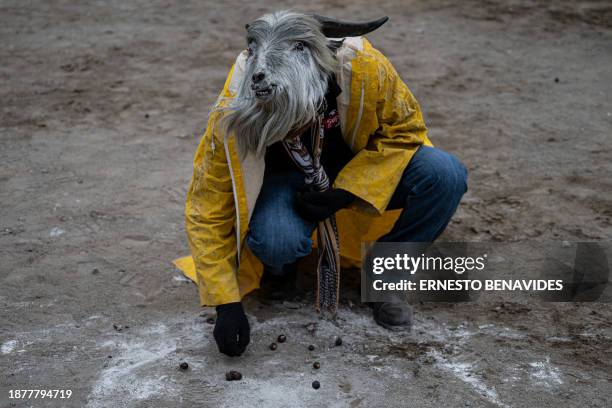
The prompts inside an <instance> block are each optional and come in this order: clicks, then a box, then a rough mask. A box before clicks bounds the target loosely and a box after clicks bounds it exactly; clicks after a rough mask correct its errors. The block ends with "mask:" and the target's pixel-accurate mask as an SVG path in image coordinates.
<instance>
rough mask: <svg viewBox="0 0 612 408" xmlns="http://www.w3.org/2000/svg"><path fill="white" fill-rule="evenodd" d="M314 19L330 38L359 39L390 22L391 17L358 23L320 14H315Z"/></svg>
mask: <svg viewBox="0 0 612 408" xmlns="http://www.w3.org/2000/svg"><path fill="white" fill-rule="evenodd" d="M313 17H314V18H315V19H316V20H317V21H318V22H319V23H321V31H322V32H323V34H324V35H325V36H326V37H329V38H342V37H358V36H360V35H364V34H367V33H371V32H372V31H374V30H376V29H377V28H378V27H380V26H381V25H383V24H385V23H386V22H387V20H389V17H387V16H385V17H381V18H379V19H376V20H372V21H366V22H363V23H356V22H351V21H343V20H337V19H335V18H330V17H325V16H320V15H318V14H313Z"/></svg>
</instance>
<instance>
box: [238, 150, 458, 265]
mask: <svg viewBox="0 0 612 408" xmlns="http://www.w3.org/2000/svg"><path fill="white" fill-rule="evenodd" d="M303 184H304V176H303V174H302V173H301V172H300V171H299V170H298V169H297V168H296V169H295V171H290V172H287V173H281V174H266V176H265V177H264V181H263V186H262V188H261V192H260V193H259V198H258V199H257V202H256V203H255V209H254V210H253V215H252V217H251V222H250V224H249V232H248V235H247V237H246V242H247V245H248V246H249V248H250V249H251V251H252V252H253V254H255V256H257V257H258V258H259V260H261V261H262V262H263V263H264V265H266V266H267V267H268V268H271V269H272V270H281V269H282V267H283V265H287V264H291V263H293V262H295V261H297V260H298V259H300V258H302V257H304V256H306V255H308V254H309V253H310V251H311V249H312V240H311V239H310V237H311V235H312V232H313V231H314V229H315V227H316V223H312V222H309V221H306V220H304V219H303V218H302V217H300V216H299V215H298V214H297V212H296V210H295V208H294V197H295V193H296V191H297V190H298V189H299V188H300V187H301V186H302V185H303ZM466 191H467V170H466V169H465V167H464V166H463V164H461V162H459V160H457V159H456V158H455V157H454V156H452V155H450V154H448V153H446V152H444V151H442V150H440V149H436V148H433V147H428V146H421V147H420V148H419V149H418V150H417V152H416V153H415V155H414V156H413V158H412V160H411V161H410V164H409V165H408V166H407V167H406V169H405V170H404V173H403V174H402V178H401V180H400V182H399V185H398V186H397V189H396V190H395V192H394V194H393V196H392V197H391V201H390V202H389V205H388V206H387V209H403V211H402V213H401V215H400V217H399V218H398V220H397V221H396V223H395V225H394V226H393V228H392V229H391V231H390V232H389V233H388V234H386V235H384V236H383V237H381V238H380V239H379V241H386V242H433V241H434V240H435V239H436V238H437V237H438V236H439V235H440V234H441V233H442V231H444V229H445V228H446V226H447V225H448V222H449V221H450V219H451V217H452V216H453V214H454V213H455V210H456V209H457V206H458V205H459V201H460V200H461V197H462V196H463V194H464V193H465V192H466Z"/></svg>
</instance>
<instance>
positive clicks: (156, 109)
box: [0, 0, 612, 408]
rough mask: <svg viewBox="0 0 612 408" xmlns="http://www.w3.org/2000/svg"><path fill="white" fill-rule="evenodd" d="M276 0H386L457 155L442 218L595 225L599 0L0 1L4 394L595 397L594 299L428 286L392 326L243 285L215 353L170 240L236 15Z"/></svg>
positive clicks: (511, 401) (354, 14) (334, 6)
mask: <svg viewBox="0 0 612 408" xmlns="http://www.w3.org/2000/svg"><path fill="white" fill-rule="evenodd" d="M288 7H295V8H298V9H305V10H312V11H317V12H319V13H321V14H328V15H333V16H343V17H350V18H354V19H356V20H359V19H365V18H369V17H375V16H379V15H381V14H386V15H389V16H390V21H389V23H387V24H386V25H385V26H384V27H383V28H381V29H380V30H379V31H377V32H376V33H373V34H372V35H370V36H369V38H370V40H371V42H372V43H373V44H374V45H375V46H376V47H377V48H379V49H380V50H382V51H383V52H384V53H385V54H386V55H387V56H388V57H389V58H390V59H391V61H392V62H393V63H394V65H395V66H396V68H397V70H398V71H399V73H400V74H401V76H402V78H403V79H404V80H405V81H406V82H407V83H408V85H409V86H410V88H411V90H412V91H413V93H414V94H415V95H416V97H417V98H418V99H419V101H420V103H421V105H422V107H423V110H424V112H425V115H426V120H427V124H428V126H429V128H430V137H431V139H432V140H433V142H434V143H435V144H436V145H437V146H439V147H441V148H443V149H445V150H448V151H450V152H453V153H454V154H456V155H457V156H458V157H460V158H461V159H462V160H463V162H464V163H465V164H466V166H467V167H468V169H469V171H470V182H469V192H468V193H467V194H466V196H465V198H464V200H463V202H462V204H461V207H460V209H459V211H458V212H457V214H456V216H455V218H454V220H453V222H452V223H451V225H450V226H449V228H448V230H447V231H446V232H445V233H444V235H443V237H442V239H444V240H466V241H506V240H526V239H531V240H542V241H544V240H555V241H557V240H559V241H560V240H568V241H581V240H583V241H599V240H605V241H609V240H610V239H611V238H612V222H611V218H612V154H611V150H612V149H611V144H610V142H611V137H612V100H611V95H612V69H611V67H612V4H611V3H610V2H606V1H593V2H575V1H559V2H544V1H542V2H539V1H511V2H496V1H487V0H485V1H465V2H454V1H436V2H429V1H402V0H396V1H382V2H376V3H372V2H366V1H364V0H328V1H318V0H317V1H313V2H304V3H302V4H294V3H289V2H273V1H251V2H239V1H235V0H232V1H226V2H223V3H222V2H218V1H208V0H207V1H180V2H179V1H176V2H171V1H116V0H115V1H106V2H94V1H81V2H76V1H72V2H71V1H52V2H30V1H28V2H26V1H3V2H2V3H0V39H1V41H0V61H1V63H0V100H1V101H2V102H1V103H0V198H1V203H2V205H1V207H0V227H1V229H0V254H1V255H0V256H1V263H0V271H1V273H0V305H1V306H0V319H1V320H0V321H1V323H0V348H1V353H0V391H1V392H2V394H1V395H0V406H3V407H4V406H7V407H12V406H15V407H26V406H27V407H30V406H31V407H39V406H49V407H59V406H75V407H77V406H88V407H173V406H198V407H217V406H224V407H242V406H261V407H268V406H271V407H298V406H308V407H328V406H334V407H335V406H338V407H344V406H349V407H377V406H381V407H382V406H384V407H387V406H393V407H399V406H419V407H442V406H444V407H535V406H537V407H555V408H557V407H572V406H585V407H587V406H588V407H609V406H611V405H612V386H611V381H612V352H611V349H612V323H611V317H612V308H611V307H610V305H608V304H601V303H591V304H589V303H563V304H559V303H554V304H553V303H535V302H534V303H532V304H528V305H524V304H517V303H501V304H499V303H497V304H495V303H494V304H481V303H478V304H476V303H468V304H461V305H442V304H423V305H418V306H417V307H416V322H415V326H414V329H413V330H412V332H411V333H396V332H389V331H386V330H385V329H382V328H380V327H378V326H376V325H375V324H374V323H373V321H372V320H371V317H370V313H369V310H368V309H367V308H364V307H362V306H360V305H359V303H358V302H357V301H355V302H353V301H349V300H350V295H347V296H345V298H344V299H345V300H344V302H343V304H342V308H341V310H340V314H339V319H338V321H337V322H335V323H334V322H329V321H326V320H319V319H318V317H317V315H316V313H315V312H314V310H313V308H312V304H311V301H310V300H309V298H308V296H306V297H305V298H298V299H296V300H294V301H291V302H262V301H260V300H258V298H257V297H256V296H251V297H249V298H248V299H247V301H246V307H247V311H248V315H249V319H250V320H251V323H252V343H251V346H250V348H249V349H248V352H247V353H246V354H245V355H244V356H243V357H241V358H239V359H230V358H227V357H224V356H222V355H220V354H219V353H218V352H217V350H216V347H215V344H214V340H213V338H212V327H213V326H212V325H210V324H208V323H206V319H207V317H208V314H211V315H213V314H214V313H213V312H214V310H213V309H201V308H200V307H199V306H198V298H197V293H196V288H195V286H194V285H193V284H191V283H189V282H185V281H184V279H183V278H182V277H181V275H180V274H179V273H178V272H177V271H176V270H175V269H174V268H173V266H172V265H171V264H170V262H171V260H172V259H174V258H176V257H178V256H182V255H185V254H187V252H188V248H187V244H186V238H185V233H184V222H183V206H184V200H185V194H186V188H187V185H188V182H189V179H190V177H191V171H192V169H191V163H192V158H193V154H194V152H195V149H196V146H197V143H198V140H199V137H200V135H201V134H202V130H203V127H204V126H205V124H206V118H207V112H208V109H209V107H210V106H211V104H212V103H213V102H214V100H215V98H216V95H217V93H218V91H219V90H220V88H221V86H222V83H223V80H224V78H225V76H226V74H227V71H228V68H229V66H230V65H231V63H232V61H233V59H234V58H235V56H236V55H237V53H238V52H239V51H240V50H241V49H242V48H243V46H244V39H243V26H244V24H245V23H246V22H248V21H249V20H250V19H252V18H254V17H257V16H259V15H260V14H262V13H264V12H267V11H272V10H276V9H281V8H288ZM281 332H282V333H285V334H287V336H288V341H287V342H286V343H284V344H282V345H280V347H279V349H278V350H276V351H270V350H269V349H268V347H267V346H268V344H269V343H270V342H271V341H273V339H274V338H275V337H276V336H277V335H278V334H280V333H281ZM336 335H341V336H342V337H343V339H344V343H343V345H342V346H340V347H335V346H334V345H333V338H334V336H336ZM309 344H314V345H315V346H316V350H315V351H312V352H311V351H308V350H307V346H308V345H309ZM314 360H317V361H319V362H320V363H321V369H319V370H314V369H312V368H311V364H312V362H313V361H314ZM181 361H187V362H188V363H189V365H190V368H189V370H187V371H180V370H179V369H178V368H177V366H178V364H179V362H181ZM228 369H238V370H239V371H241V372H242V373H243V375H244V379H243V380H242V381H238V382H227V381H225V378H224V373H225V371H227V370H228ZM315 379H316V380H319V381H320V382H321V389H319V390H317V391H315V390H313V389H312V388H311V382H312V381H313V380H315ZM9 389H70V390H72V392H73V394H72V398H71V399H69V400H50V399H45V400H41V399H38V400H30V401H25V400H15V399H12V400H11V399H9V394H8V390H9Z"/></svg>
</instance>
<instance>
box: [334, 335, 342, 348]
mask: <svg viewBox="0 0 612 408" xmlns="http://www.w3.org/2000/svg"><path fill="white" fill-rule="evenodd" d="M334 344H335V345H336V346H341V345H342V337H340V336H338V337H336V341H335V343H334Z"/></svg>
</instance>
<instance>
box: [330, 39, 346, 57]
mask: <svg viewBox="0 0 612 408" xmlns="http://www.w3.org/2000/svg"><path fill="white" fill-rule="evenodd" d="M342 44H344V38H342V39H340V40H329V41H328V42H327V48H329V49H330V50H331V52H333V53H334V54H335V53H336V51H338V49H339V48H340V47H342Z"/></svg>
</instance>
